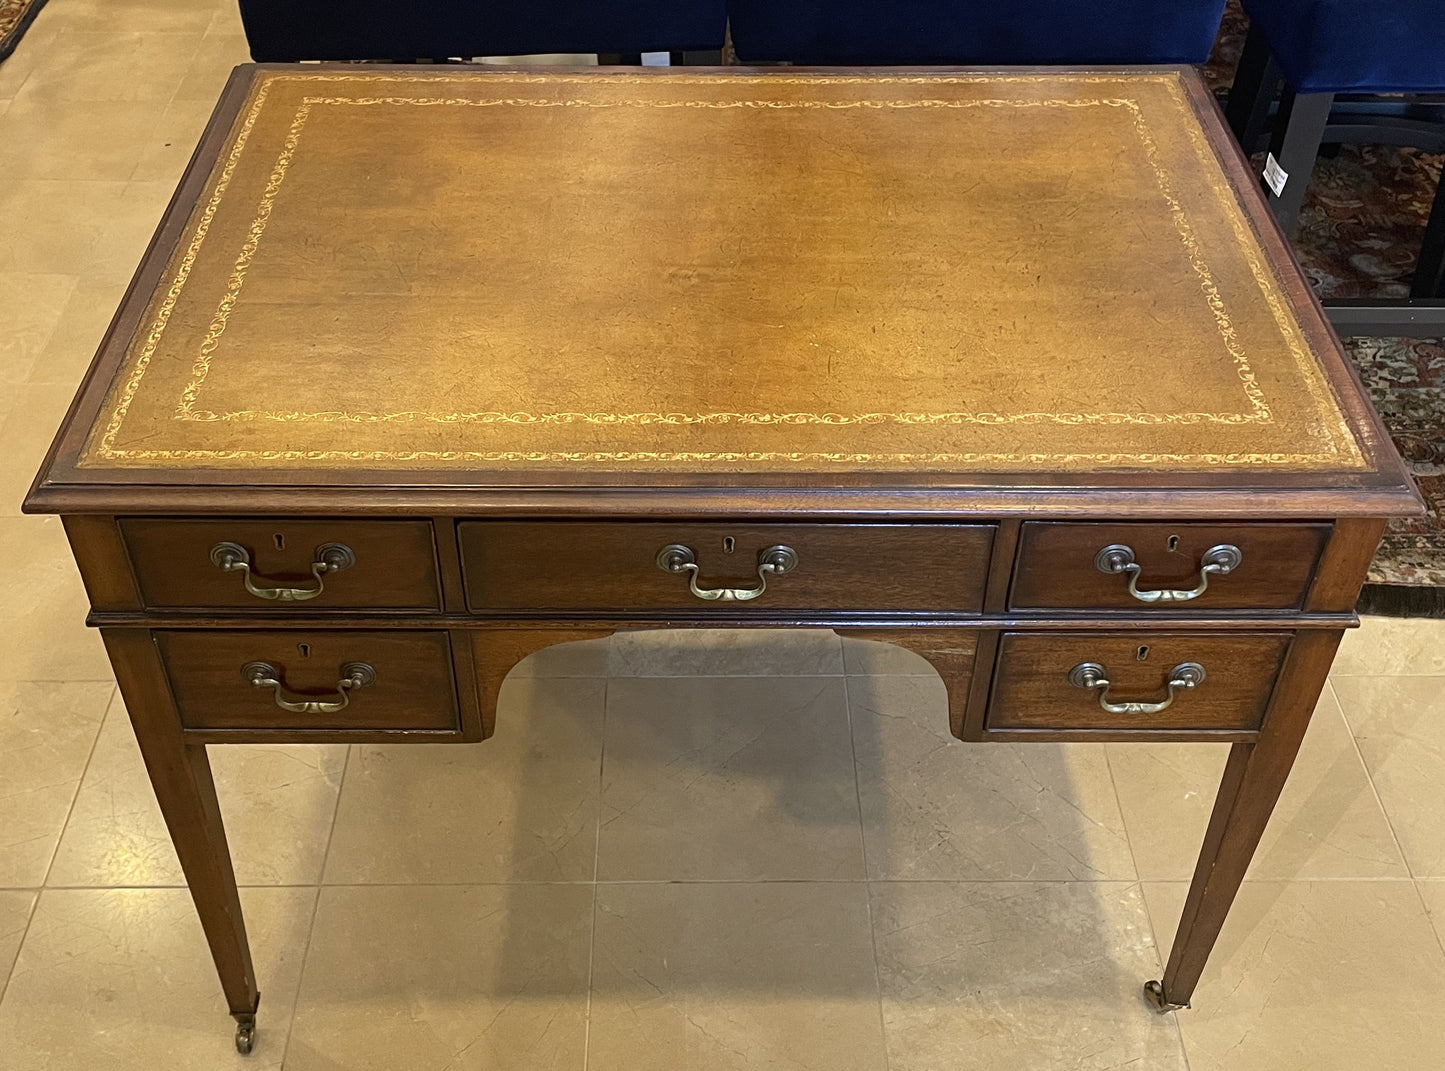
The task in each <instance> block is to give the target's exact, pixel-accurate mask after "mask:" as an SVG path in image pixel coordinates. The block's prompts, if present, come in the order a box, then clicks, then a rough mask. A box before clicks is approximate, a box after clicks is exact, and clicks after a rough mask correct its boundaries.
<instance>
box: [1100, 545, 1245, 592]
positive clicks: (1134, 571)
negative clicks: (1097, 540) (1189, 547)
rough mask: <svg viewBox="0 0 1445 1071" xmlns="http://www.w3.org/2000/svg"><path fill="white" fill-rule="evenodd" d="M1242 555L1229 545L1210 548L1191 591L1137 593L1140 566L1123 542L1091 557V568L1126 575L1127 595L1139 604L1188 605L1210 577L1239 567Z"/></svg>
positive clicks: (1157, 590)
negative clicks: (1127, 578)
mask: <svg viewBox="0 0 1445 1071" xmlns="http://www.w3.org/2000/svg"><path fill="white" fill-rule="evenodd" d="M1243 560H1244V555H1243V554H1241V553H1240V552H1239V548H1238V547H1236V546H1234V545H1233V544H1231V543H1221V544H1219V546H1217V547H1210V548H1209V549H1208V550H1206V551H1205V552H1204V557H1203V558H1201V559H1200V560H1199V583H1198V584H1197V585H1195V586H1194V587H1192V588H1188V589H1184V588H1156V589H1154V590H1153V591H1140V590H1139V574H1140V572H1142V567H1141V566H1140V565H1139V563H1138V562H1136V561H1135V560H1134V549H1133V548H1132V547H1128V546H1125V545H1124V544H1123V543H1110V544H1109V545H1108V546H1107V547H1104V548H1103V549H1102V550H1100V551H1099V553H1098V554H1095V555H1094V568H1095V569H1097V570H1099V572H1101V573H1128V574H1129V594H1130V595H1132V596H1134V598H1136V599H1138V600H1139V601H1140V602H1188V601H1189V600H1190V599H1197V598H1199V596H1201V595H1203V594H1204V593H1205V591H1207V590H1208V588H1209V578H1210V577H1211V576H1214V575H1218V576H1224V575H1226V574H1227V573H1231V572H1233V571H1234V570H1235V569H1237V568H1239V563H1240V562H1241V561H1243Z"/></svg>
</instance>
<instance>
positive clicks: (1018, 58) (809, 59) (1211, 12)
mask: <svg viewBox="0 0 1445 1071" xmlns="http://www.w3.org/2000/svg"><path fill="white" fill-rule="evenodd" d="M1223 12H1224V0H1003V2H996V3H972V4H969V3H960V2H959V0H731V3H729V5H728V14H729V17H730V19H731V23H732V36H733V45H734V46H735V47H736V49H737V53H738V58H739V59H740V60H742V61H743V62H745V63H746V62H750V61H755V60H791V61H793V62H794V63H821V64H826V63H864V64H874V63H878V64H888V63H903V64H906V63H979V64H1014V63H1023V64H1031V63H1075V64H1078V63H1201V62H1203V61H1204V60H1205V59H1206V58H1207V57H1208V55H1209V49H1210V46H1211V45H1212V44H1213V43H1214V36H1215V34H1216V33H1217V32H1218V30H1219V20H1220V18H1221V16H1222V15H1223Z"/></svg>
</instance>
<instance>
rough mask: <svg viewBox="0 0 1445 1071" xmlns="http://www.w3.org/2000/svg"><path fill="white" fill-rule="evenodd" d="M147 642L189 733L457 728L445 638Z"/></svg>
mask: <svg viewBox="0 0 1445 1071" xmlns="http://www.w3.org/2000/svg"><path fill="white" fill-rule="evenodd" d="M154 635H155V639H156V644H157V646H158V647H159V648H160V653H161V660H162V661H163V662H164V663H165V667H166V675H167V677H168V679H169V680H170V685H171V694H172V695H173V696H174V697H175V701H176V707H177V709H178V710H179V711H180V717H181V724H182V725H184V726H185V727H186V728H187V729H286V730H315V729H434V730H441V731H455V730H456V729H457V727H458V713H457V696H456V685H455V683H454V679H453V672H452V654H451V645H450V640H449V638H448V636H447V633H445V632H411V631H408V632H351V631H346V632H343V631H334V632H333V631H314V632H313V631H306V630H295V631H292V630H287V631H275V632H268V631H261V630H255V631H252V630H245V631H241V630H237V631H234V632H222V631H212V630H208V629H187V630H184V631H182V630H175V631H157V632H155V633H154ZM342 681H345V682H346V683H345V684H341V683H340V682H342ZM283 703H284V704H286V706H282V704H283ZM288 707H289V708H294V709H288Z"/></svg>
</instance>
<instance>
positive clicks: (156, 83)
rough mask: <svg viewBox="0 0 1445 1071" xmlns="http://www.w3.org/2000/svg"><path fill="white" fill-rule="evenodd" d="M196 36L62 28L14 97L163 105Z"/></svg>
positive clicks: (196, 44)
mask: <svg viewBox="0 0 1445 1071" xmlns="http://www.w3.org/2000/svg"><path fill="white" fill-rule="evenodd" d="M202 39H203V37H202V34H201V33H191V34H183V33H182V34H178V33H126V32H120V33H117V32H115V31H113V30H97V31H90V30H72V29H70V28H68V27H63V28H62V29H61V31H60V33H59V34H58V35H57V36H56V38H55V40H54V42H53V43H52V44H51V46H50V48H49V50H48V51H47V53H46V57H45V62H44V64H43V65H41V66H39V67H38V68H37V69H36V70H35V71H34V72H33V73H32V74H31V75H30V77H29V78H28V79H26V81H25V85H24V88H23V89H22V90H21V91H20V92H19V93H17V94H15V95H16V97H17V99H18V98H20V97H21V96H44V97H48V98H53V99H58V100H70V101H107V100H110V101H114V100H136V101H150V102H153V103H154V104H155V105H156V106H157V108H159V107H161V106H163V105H165V103H166V102H167V101H169V100H170V99H171V98H172V97H173V96H174V95H175V92H176V89H177V88H178V87H179V86H180V84H181V80H182V78H184V77H185V75H186V72H187V70H188V69H189V68H190V66H191V63H192V61H193V60H194V59H195V57H196V55H197V53H198V52H199V51H200V48H201V42H202Z"/></svg>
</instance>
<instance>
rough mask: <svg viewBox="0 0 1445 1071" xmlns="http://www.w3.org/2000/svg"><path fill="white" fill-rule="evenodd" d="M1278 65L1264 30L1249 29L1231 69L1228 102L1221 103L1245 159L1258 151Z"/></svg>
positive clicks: (1276, 85) (1275, 86) (1276, 84)
mask: <svg viewBox="0 0 1445 1071" xmlns="http://www.w3.org/2000/svg"><path fill="white" fill-rule="evenodd" d="M1279 84H1280V73H1279V66H1278V64H1276V63H1275V61H1274V53H1273V52H1271V51H1270V48H1269V42H1268V41H1266V40H1265V39H1264V31H1263V30H1261V29H1260V28H1259V27H1258V26H1251V27H1250V28H1249V36H1248V37H1246V38H1245V39H1244V51H1243V52H1241V53H1240V56H1239V66H1238V67H1237V68H1235V72H1234V84H1233V85H1231V86H1230V87H1229V99H1228V100H1227V101H1226V102H1225V106H1224V117H1225V118H1226V119H1227V120H1228V121H1229V129H1230V130H1232V131H1234V137H1235V140H1236V141H1238V142H1239V144H1240V146H1241V147H1242V148H1243V149H1244V154H1245V155H1246V156H1248V155H1249V154H1250V153H1253V152H1255V151H1256V150H1257V149H1258V148H1259V140H1260V138H1261V137H1262V136H1263V134H1264V127H1265V123H1266V122H1267V121H1268V120H1269V106H1270V105H1271V104H1273V103H1274V98H1275V97H1276V96H1277V95H1278V93H1279Z"/></svg>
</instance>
